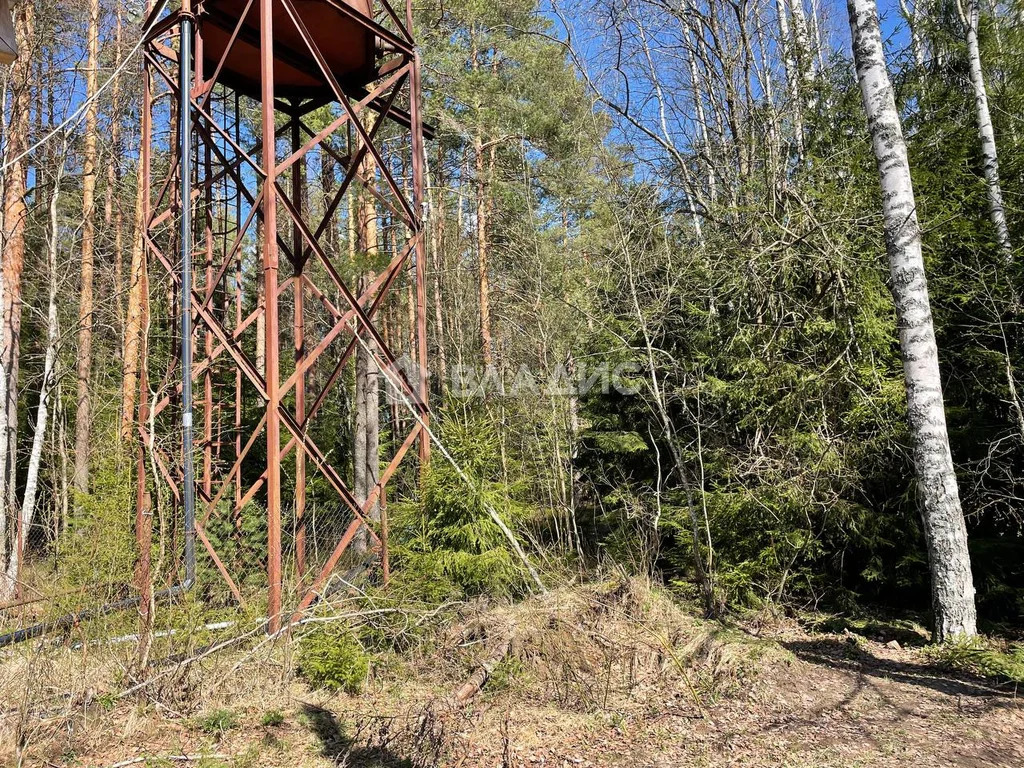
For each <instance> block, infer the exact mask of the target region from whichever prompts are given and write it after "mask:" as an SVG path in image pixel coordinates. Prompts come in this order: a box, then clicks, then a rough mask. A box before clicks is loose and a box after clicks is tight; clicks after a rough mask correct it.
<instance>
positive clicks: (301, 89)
mask: <svg viewBox="0 0 1024 768" xmlns="http://www.w3.org/2000/svg"><path fill="white" fill-rule="evenodd" d="M146 28H147V29H149V30H150V31H149V33H148V35H147V38H146V40H145V49H144V55H145V68H146V76H145V79H144V83H143V90H144V108H143V110H142V137H143V138H142V157H141V161H142V173H143V183H144V185H145V188H146V189H147V190H149V195H148V196H147V198H146V202H145V210H144V213H143V215H144V232H145V235H144V245H145V250H146V253H147V260H148V263H149V269H148V273H147V275H148V276H147V277H146V278H145V279H144V286H143V288H144V290H143V293H144V294H145V295H146V296H147V297H154V298H152V300H150V299H149V298H147V301H146V303H145V305H144V309H143V314H144V321H145V323H146V324H151V325H152V327H153V328H154V329H155V330H154V333H153V334H151V335H150V337H149V340H148V342H147V343H144V345H143V346H144V349H143V361H144V364H143V365H142V366H141V370H142V374H141V379H142V381H141V382H140V384H141V396H140V408H139V414H138V429H139V435H140V451H139V458H138V513H137V519H136V536H137V538H138V544H139V552H140V556H139V563H138V569H137V570H138V572H137V574H136V576H137V579H138V583H139V586H140V589H141V590H142V604H143V606H144V612H145V606H146V605H148V603H149V598H151V597H152V595H150V594H149V590H150V586H149V585H150V584H152V583H153V581H154V580H156V581H157V582H158V583H159V581H160V579H161V578H162V576H161V575H160V574H155V573H154V574H151V573H150V569H151V568H152V567H153V565H152V563H151V562H150V557H149V553H150V551H151V542H152V527H153V521H152V515H151V513H150V510H151V508H152V507H151V505H152V503H153V499H152V492H153V489H154V487H155V486H154V483H155V482H158V483H160V485H161V488H162V489H166V491H165V492H166V493H169V494H170V496H171V499H170V501H169V503H170V504H172V505H173V507H174V509H175V511H176V514H175V518H176V519H179V520H181V521H182V522H183V525H182V528H181V541H179V542H178V545H179V546H180V549H181V551H182V553H183V563H182V565H181V568H180V569H179V570H178V571H177V575H176V577H175V578H177V579H178V581H179V582H182V583H180V584H179V586H178V587H176V588H181V587H185V588H188V587H189V586H191V584H192V583H193V582H194V580H195V578H196V549H197V548H199V549H201V550H205V551H206V553H207V554H208V556H209V562H212V563H213V564H214V565H215V567H216V570H217V571H218V572H219V574H220V577H221V578H222V579H223V581H224V582H225V583H226V584H227V585H228V587H229V589H230V591H231V593H232V594H233V595H234V596H235V598H236V599H238V600H242V599H243V590H242V588H241V587H240V586H239V582H240V576H239V574H238V573H237V572H236V570H235V565H234V564H233V562H232V559H231V558H230V557H225V556H223V555H222V552H219V551H218V542H217V541H215V540H214V539H215V537H214V536H211V535H210V526H211V525H213V524H214V522H215V521H219V524H220V527H221V528H222V529H223V527H224V522H225V520H223V519H221V518H226V519H227V520H228V521H229V522H230V525H232V526H235V527H236V528H238V529H239V530H241V528H242V527H243V526H244V524H245V522H246V521H245V520H244V519H243V516H244V515H246V514H252V510H253V509H254V508H256V507H253V506H252V502H254V501H259V502H261V505H260V506H259V507H258V509H259V510H260V514H261V515H262V514H264V513H265V516H266V518H265V535H266V542H265V549H266V551H265V558H264V560H265V578H266V589H267V595H268V611H267V615H268V617H269V629H270V631H277V630H278V629H279V628H280V627H281V626H282V622H283V620H284V621H287V618H288V616H289V615H292V612H296V613H297V612H300V611H302V610H304V609H306V608H308V607H309V606H310V605H311V604H312V603H313V601H314V600H315V599H316V598H317V595H318V593H319V592H320V591H321V590H322V588H323V586H324V584H325V582H326V581H327V579H328V578H329V576H330V574H331V572H332V571H333V570H334V569H335V568H336V567H337V565H338V563H339V561H340V560H341V558H342V556H343V555H344V553H345V551H346V548H347V547H349V545H350V544H351V543H352V542H353V541H354V540H356V539H357V536H368V538H369V539H370V541H371V547H372V548H376V549H377V551H378V552H379V554H380V556H381V560H382V561H383V562H384V564H385V567H386V546H387V544H386V538H387V537H386V534H387V527H386V526H387V523H386V516H385V519H384V520H383V521H381V522H380V523H378V522H376V521H372V520H371V519H370V517H371V511H372V510H373V509H374V508H375V505H377V504H379V502H380V501H381V498H382V496H383V494H384V491H385V488H386V486H387V483H388V482H389V480H391V479H392V478H393V476H394V474H395V472H396V471H397V469H398V468H399V466H400V464H401V463H402V462H403V459H404V457H405V456H406V455H407V454H408V453H409V452H410V450H411V449H412V448H413V447H414V446H416V445H417V444H418V447H419V456H420V462H421V464H423V463H425V462H426V461H427V457H428V451H429V438H428V435H427V434H426V426H425V425H426V423H427V419H428V408H427V383H426V377H425V376H423V375H420V376H418V377H416V376H412V375H407V373H408V370H409V366H408V365H407V364H402V361H400V359H399V358H401V357H403V355H402V351H403V350H402V349H401V347H402V346H403V345H405V350H404V352H405V356H407V357H408V358H411V360H412V361H413V362H414V365H415V366H417V367H418V370H419V371H425V370H426V363H427V346H426V306H425V305H426V294H425V273H424V269H425V264H424V258H423V253H422V251H423V222H422V216H421V212H422V200H423V183H424V155H423V141H424V127H423V122H422V119H421V115H420V79H419V78H420V73H419V62H418V58H417V53H416V48H415V42H414V40H413V36H412V10H411V0H406V3H405V7H404V8H403V9H402V13H401V14H399V13H398V12H397V11H396V10H395V9H394V8H393V7H392V6H391V5H390V4H389V3H388V0H182V2H181V5H180V7H179V8H176V9H174V10H171V11H170V12H166V11H164V10H163V4H158V5H157V8H156V10H152V11H151V15H150V18H149V19H148V20H147V23H146ZM313 179H316V181H317V184H316V187H317V188H316V190H313V189H312V187H313V184H312V183H311V180H313ZM356 188H358V189H359V194H360V195H361V196H362V199H366V200H370V201H371V202H370V203H369V205H370V206H371V210H372V211H374V212H375V214H374V215H376V216H379V217H380V218H381V220H382V221H383V224H381V225H380V231H381V233H382V235H381V238H380V243H378V244H375V249H374V251H375V252H374V253H373V254H360V255H359V257H358V259H359V260H361V261H365V262H367V264H368V266H365V267H360V272H361V275H360V278H359V279H358V280H356V279H354V278H353V277H352V274H351V273H352V271H353V270H352V268H351V261H352V259H353V257H352V253H351V249H349V250H350V252H349V254H348V255H344V254H342V253H340V251H341V248H340V247H339V242H340V240H342V239H344V238H343V237H339V234H338V233H339V231H340V230H342V229H343V226H344V225H345V224H347V225H348V226H349V231H350V233H351V231H352V226H353V217H354V216H355V215H356V214H355V212H354V208H353V206H352V203H351V201H352V199H353V198H352V193H353V190H354V189H356ZM346 200H348V201H349V205H348V207H347V209H346V207H345V206H344V203H345V201H346ZM346 210H347V213H345V211H346ZM375 226H376V223H375ZM349 237H350V238H351V237H352V235H351V234H350V235H349ZM346 259H348V261H347V262H346ZM346 272H347V273H348V274H346ZM399 285H403V286H404V287H405V288H406V289H407V293H405V294H404V295H405V296H407V297H408V299H407V305H406V306H407V308H408V310H409V313H410V314H409V317H410V320H409V325H410V326H412V327H411V328H410V329H409V330H410V331H411V333H408V334H407V335H403V338H401V339H398V338H396V336H397V334H395V333H390V334H389V332H388V329H387V328H386V327H385V326H384V324H382V322H381V319H382V317H383V316H384V311H385V307H386V306H387V304H388V302H389V301H392V300H394V295H395V294H396V290H395V289H396V286H399ZM151 303H152V305H153V306H150V304H151ZM158 314H159V315H160V317H159V318H158V317H157V315H158ZM413 318H414V319H413ZM160 329H163V330H162V331H161V330H160ZM161 333H162V334H163V335H162V336H161ZM360 348H362V349H363V350H365V353H366V354H369V355H372V358H373V362H375V363H376V364H377V365H378V366H380V367H381V368H382V369H387V370H390V371H392V376H391V377H390V378H391V379H392V380H393V381H394V382H397V383H398V385H399V386H400V387H401V388H402V390H403V392H402V397H403V398H405V399H407V402H408V403H411V404H414V407H415V409H416V411H417V415H416V417H415V418H412V419H408V420H404V421H403V420H399V419H396V420H394V421H393V423H392V424H391V435H390V437H391V445H392V446H393V453H392V454H391V455H390V456H389V457H386V458H388V461H387V462H386V464H385V466H384V469H383V471H382V472H381V473H380V477H379V480H378V481H377V482H376V483H375V485H374V487H373V488H372V489H368V493H367V494H366V498H361V499H357V498H356V496H355V495H354V494H353V492H352V489H351V488H350V484H349V483H348V482H347V480H346V479H345V476H344V473H343V471H342V470H341V468H340V465H339V460H338V457H337V453H338V451H337V450H335V449H334V446H333V445H328V441H330V440H332V434H331V431H332V430H335V429H336V426H335V425H332V424H330V423H326V422H325V421H324V420H323V413H324V404H325V402H327V401H329V400H330V399H331V398H332V397H337V396H338V392H339V387H342V388H343V387H344V386H345V384H344V382H345V380H346V378H345V371H346V368H347V366H350V365H351V364H352V361H353V359H354V357H355V355H356V353H357V350H358V349H360ZM158 357H159V359H160V361H161V368H162V369H161V370H160V371H154V370H152V369H153V367H154V366H155V362H154V361H156V360H157V358H158ZM158 379H159V380H158ZM193 390H195V392H194V394H193ZM154 391H155V392H156V393H157V395H156V396H155V397H154V396H153V395H152V392H154ZM193 420H194V421H193ZM399 430H400V431H399ZM179 436H180V439H179ZM154 475H156V477H154ZM310 487H316V488H318V489H319V491H318V492H319V493H320V494H321V496H322V495H323V493H325V490H324V489H329V490H328V491H327V492H329V493H330V494H331V495H332V497H333V499H334V502H335V509H344V510H345V511H346V514H345V518H346V519H345V521H344V525H343V526H337V527H331V526H328V527H329V528H330V530H328V531H326V532H324V531H323V530H322V529H323V526H321V530H320V531H319V532H317V531H315V530H314V528H315V526H316V525H317V516H316V512H315V511H311V510H310V509H309V507H308V506H307V489H308V488H310ZM283 499H286V500H287V503H288V509H287V510H283V509H282V505H283V503H284V502H283ZM264 510H265V512H264ZM283 512H286V513H287V518H288V520H290V528H289V530H287V531H282V519H283ZM179 513H180V514H179ZM361 532H362V533H361ZM285 534H287V535H288V536H290V538H289V540H288V542H287V544H286V545H285V544H283V536H284V535H285ZM260 546H261V547H262V546H264V545H263V544H262V541H261V544H260ZM286 571H287V572H288V574H289V575H292V574H293V575H294V578H289V579H288V580H287V583H286V578H285V575H284V574H285V572H286ZM250 576H251V574H250ZM172 589H174V588H172ZM144 618H145V617H144Z"/></svg>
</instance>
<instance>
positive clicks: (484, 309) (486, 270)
mask: <svg viewBox="0 0 1024 768" xmlns="http://www.w3.org/2000/svg"><path fill="white" fill-rule="evenodd" d="M473 163H474V168H475V170H476V248H477V277H478V280H479V292H480V347H481V351H482V353H483V360H484V367H485V368H486V367H490V365H491V363H492V362H493V361H494V340H493V337H492V334H491V283H490V265H489V262H490V244H489V243H488V240H487V235H488V216H487V214H488V211H489V206H488V201H487V181H486V179H485V175H486V170H485V164H484V146H483V140H482V139H481V137H480V135H479V134H477V135H476V137H474V139H473Z"/></svg>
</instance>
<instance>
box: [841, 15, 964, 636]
mask: <svg viewBox="0 0 1024 768" xmlns="http://www.w3.org/2000/svg"><path fill="white" fill-rule="evenodd" d="M847 8H848V10H849V14H850V31H851V33H852V39H853V56H854V62H855V64H856V67H857V79H858V81H859V83H860V90H861V96H862V97H863V102H864V111H865V112H866V113H867V118H868V129H869V131H870V133H871V141H872V145H873V148H874V153H875V159H876V161H877V163H878V172H879V176H880V179H881V186H882V210H883V215H884V222H885V242H886V250H887V251H888V255H889V269H890V272H891V279H892V293H893V299H894V302H895V305H896V312H897V315H898V324H899V339H900V352H901V354H902V357H903V372H904V378H905V381H906V388H907V410H908V413H909V419H910V434H911V441H912V443H913V455H914V465H915V470H916V474H917V490H918V496H919V503H920V506H921V513H922V518H923V521H924V529H925V536H926V539H927V544H928V560H929V565H930V569H931V577H932V607H933V610H934V613H935V630H934V637H935V640H936V641H938V642H943V641H945V640H948V639H952V638H954V637H971V636H973V635H975V634H976V633H977V628H976V624H977V620H976V612H975V605H974V580H973V576H972V574H971V560H970V555H969V553H968V550H967V526H966V524H965V522H964V516H963V511H962V509H961V507H960V494H959V489H958V486H957V479H956V473H955V472H954V469H953V457H952V455H951V453H950V448H949V434H948V432H947V429H946V414H945V406H944V404H943V398H942V383H941V379H940V376H939V357H938V348H937V345H936V342H935V330H934V327H933V325H932V314H931V305H930V302H929V298H928V283H927V280H926V277H925V271H924V259H923V258H922V255H921V229H920V226H919V224H918V219H917V209H916V202H915V200H914V189H913V185H912V183H911V178H910V164H909V161H908V159H907V146H906V142H905V141H904V139H903V128H902V126H901V125H900V119H899V113H898V112H897V111H896V101H895V98H894V96H893V91H892V85H891V83H890V81H889V73H888V72H887V71H886V68H885V57H884V52H883V49H882V37H881V32H880V30H879V24H878V8H877V6H876V5H875V0H847Z"/></svg>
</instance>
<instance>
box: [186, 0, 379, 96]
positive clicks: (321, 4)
mask: <svg viewBox="0 0 1024 768" xmlns="http://www.w3.org/2000/svg"><path fill="white" fill-rule="evenodd" d="M372 3H373V0H292V4H293V5H294V6H295V10H296V12H297V14H298V16H299V17H300V18H301V19H302V21H303V24H304V25H305V27H306V29H307V30H308V31H309V34H310V36H311V37H312V38H313V41H314V42H315V43H316V46H317V48H319V50H320V52H321V53H322V54H323V55H324V57H325V58H326V59H327V62H328V65H329V68H330V70H331V73H332V74H333V75H334V77H335V79H337V80H338V82H339V83H340V84H341V85H342V87H343V88H344V89H345V90H346V91H352V92H353V93H359V92H360V91H361V88H362V86H364V85H366V84H367V83H369V82H371V81H372V80H373V79H374V75H373V73H374V63H375V62H374V48H375V45H374V43H375V36H374V34H373V32H371V31H370V30H368V29H367V28H366V27H364V26H362V25H361V24H360V23H359V22H358V21H357V20H356V19H353V18H351V17H350V16H348V15H347V14H346V13H345V12H344V11H343V10H339V8H338V7H337V6H341V5H344V6H347V7H348V8H350V9H352V10H353V11H356V12H358V13H359V14H362V15H363V16H364V17H366V18H369V19H372V18H373V6H372ZM245 6H246V0H201V1H200V2H199V4H198V7H197V18H198V23H199V27H200V32H201V39H202V46H203V48H202V55H203V61H204V69H205V74H206V76H207V77H211V76H212V75H213V72H214V71H215V69H216V67H217V64H218V62H219V61H220V59H221V56H222V55H223V54H224V51H225V50H226V49H227V47H228V43H229V42H230V40H231V35H232V33H233V32H234V30H235V27H236V25H237V24H238V20H239V18H241V15H242V13H244V11H245ZM259 41H260V0H255V2H254V3H253V4H252V8H251V9H250V10H249V13H248V15H247V16H246V19H245V23H244V25H243V27H242V30H241V32H240V33H239V35H238V37H237V39H236V41H235V44H234V45H233V46H232V48H231V52H230V53H229V54H228V57H227V60H226V62H225V64H224V68H223V70H222V72H221V75H220V77H219V78H218V81H219V82H221V83H223V84H225V85H227V86H229V87H231V88H234V89H235V90H238V91H241V92H242V93H245V94H246V95H249V96H252V97H253V98H259V96H260V93H261V88H260V49H259ZM274 93H275V95H276V96H277V97H278V98H285V99H301V98H316V97H327V98H330V97H332V95H333V92H332V91H331V88H330V86H329V85H328V83H327V80H326V78H324V76H323V75H322V73H321V72H320V68H319V67H318V66H317V63H316V60H315V59H314V58H313V55H312V54H311V53H310V51H309V47H308V46H307V45H306V43H305V42H304V41H303V39H302V35H300V33H299V30H298V29H297V28H296V26H295V24H294V23H293V22H292V20H291V17H290V16H289V15H288V13H287V11H285V9H284V6H283V4H281V3H275V4H274Z"/></svg>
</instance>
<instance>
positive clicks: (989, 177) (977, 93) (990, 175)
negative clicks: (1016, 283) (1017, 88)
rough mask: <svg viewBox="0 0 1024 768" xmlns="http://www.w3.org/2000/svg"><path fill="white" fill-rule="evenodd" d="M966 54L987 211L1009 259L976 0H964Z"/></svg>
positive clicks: (1003, 253) (1001, 246) (1010, 256)
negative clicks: (986, 196)
mask: <svg viewBox="0 0 1024 768" xmlns="http://www.w3.org/2000/svg"><path fill="white" fill-rule="evenodd" d="M968 3H969V5H968V9H967V16H966V18H965V19H964V21H965V22H966V25H967V56H968V58H969V60H970V61H969V65H970V70H971V87H972V88H973V89H974V110H975V119H976V121H977V124H978V139H979V140H980V142H981V158H982V169H983V171H984V174H985V187H986V190H987V192H988V212H989V218H990V219H991V220H992V226H993V227H994V228H995V233H996V243H997V244H998V246H999V251H1000V253H1001V254H1002V256H1003V258H1004V259H1005V260H1006V261H1011V260H1012V259H1013V245H1012V243H1011V241H1010V230H1009V227H1007V225H1006V208H1005V206H1004V205H1003V187H1002V184H1001V183H1000V181H999V153H998V152H997V150H996V135H995V131H994V130H993V128H992V115H991V114H990V113H989V109H988V90H987V89H986V88H985V74H984V72H983V71H982V68H981V50H980V48H979V47H978V21H979V18H980V16H981V14H980V9H979V0H968Z"/></svg>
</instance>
